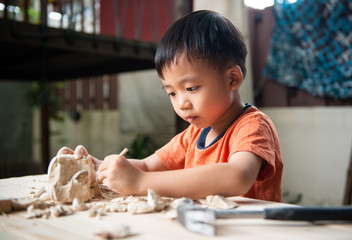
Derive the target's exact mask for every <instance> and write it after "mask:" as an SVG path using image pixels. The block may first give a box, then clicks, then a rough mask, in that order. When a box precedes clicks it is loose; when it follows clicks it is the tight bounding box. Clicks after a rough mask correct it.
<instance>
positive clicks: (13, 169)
mask: <svg viewBox="0 0 352 240" xmlns="http://www.w3.org/2000/svg"><path fill="white" fill-rule="evenodd" d="M200 9H210V10H214V11H217V12H219V13H221V14H223V15H224V16H225V17H227V18H228V19H230V20H231V21H232V22H233V23H234V24H235V25H236V26H237V27H238V28H239V29H240V30H241V32H242V33H243V34H244V35H245V37H246V40H247V46H248V48H249V54H248V58H247V69H248V73H247V76H246V79H245V81H244V84H243V86H242V87H241V92H242V96H243V100H244V101H245V102H250V103H252V104H254V105H256V106H257V107H258V108H260V109H261V110H262V111H264V112H265V113H267V114H268V115H269V116H270V117H271V119H272V120H273V122H274V124H275V126H276V128H277V130H278V134H279V138H280V141H281V148H282V154H283V160H284V165H285V166H284V175H283V197H284V201H285V202H290V203H298V204H302V205H341V204H351V181H352V180H351V178H352V177H351V176H352V168H351V162H352V107H351V106H352V67H351V64H352V33H351V31H350V29H352V1H351V0H341V1H331V0H317V1H308V0H276V1H274V0H272V1H270V0H269V1H263V0H261V1H260V0H258V1H255V0H245V1H243V0H219V1H213V0H193V1H192V0H0V59H1V60H0V112H1V117H0V178H7V177H14V176H23V175H29V174H42V173H46V169H47V166H48V164H49V162H50V160H51V159H52V158H53V157H54V156H55V155H56V153H57V151H58V150H59V149H60V148H61V147H62V146H68V147H70V148H73V149H74V148H75V147H76V146H77V145H78V144H82V145H84V146H85V147H86V148H87V149H88V151H89V153H90V154H92V155H94V156H96V157H97V158H99V159H103V158H104V157H105V156H106V155H109V154H112V153H118V152H120V151H121V150H122V149H123V148H124V147H128V148H129V149H130V151H129V153H128V154H129V157H135V158H144V157H145V156H148V155H150V154H151V153H153V152H154V151H155V150H156V149H158V148H159V147H161V146H163V145H164V144H165V143H167V142H168V141H169V140H170V139H171V138H172V137H173V136H174V135H175V134H176V133H178V132H180V131H182V130H183V129H185V127H187V123H185V122H183V121H182V120H180V119H179V118H178V117H177V116H176V114H175V113H174V111H173V109H172V106H171V103H170V101H169V99H168V96H167V94H166V93H165V92H164V90H163V89H162V86H161V82H160V80H159V78H158V76H157V74H156V71H155V69H154V64H153V58H154V53H155V49H156V44H157V43H158V41H159V40H160V39H161V37H162V35H163V34H164V33H165V31H166V30H167V29H168V27H169V26H170V25H171V24H172V23H173V22H174V21H175V20H176V19H178V18H179V17H182V16H183V15H185V14H187V13H189V12H192V11H195V10H200Z"/></svg>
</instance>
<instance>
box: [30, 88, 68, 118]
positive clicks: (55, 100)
mask: <svg viewBox="0 0 352 240" xmlns="http://www.w3.org/2000/svg"><path fill="white" fill-rule="evenodd" d="M63 87H64V83H60V82H59V83H43V82H35V83H34V84H33V86H32V89H31V90H30V91H28V93H27V98H28V102H29V104H30V106H31V107H32V108H48V109H49V114H50V118H52V119H54V120H58V121H62V120H63V118H62V117H61V116H59V109H60V104H61V99H60V97H59V96H57V95H56V94H55V93H54V90H55V89H60V88H63Z"/></svg>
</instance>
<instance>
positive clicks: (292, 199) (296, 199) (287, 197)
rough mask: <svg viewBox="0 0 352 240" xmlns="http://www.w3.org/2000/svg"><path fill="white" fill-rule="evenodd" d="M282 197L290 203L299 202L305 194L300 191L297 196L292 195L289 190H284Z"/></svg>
mask: <svg viewBox="0 0 352 240" xmlns="http://www.w3.org/2000/svg"><path fill="white" fill-rule="evenodd" d="M282 197H283V198H284V199H285V201H284V202H286V203H289V204H299V203H301V201H302V198H303V194H302V193H298V194H297V195H296V196H293V197H292V196H290V193H289V192H287V191H286V192H283V193H282Z"/></svg>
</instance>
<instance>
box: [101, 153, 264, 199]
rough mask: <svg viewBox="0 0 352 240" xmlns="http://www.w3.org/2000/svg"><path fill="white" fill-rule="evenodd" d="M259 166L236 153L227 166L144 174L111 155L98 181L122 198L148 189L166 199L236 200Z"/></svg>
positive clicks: (257, 161)
mask: <svg viewBox="0 0 352 240" xmlns="http://www.w3.org/2000/svg"><path fill="white" fill-rule="evenodd" d="M159 161H160V160H159ZM160 162H161V161H160ZM261 163H262V160H261V158H260V157H258V156H257V155H255V154H253V153H250V152H238V153H235V154H233V155H232V156H231V158H230V161H229V163H217V164H211V165H205V166H200V167H195V168H190V169H182V170H173V171H159V172H143V171H141V170H140V169H138V168H136V167H135V166H134V165H133V164H131V163H130V162H129V161H127V160H126V159H125V158H124V157H119V156H118V155H111V156H108V157H107V158H106V159H105V160H104V164H102V166H101V167H102V168H101V169H99V171H98V179H99V180H100V181H101V182H103V183H104V184H106V185H107V186H108V187H110V188H111V189H112V190H114V191H116V192H118V193H120V194H124V195H130V194H135V195H146V194H147V189H148V188H151V189H153V190H154V191H155V192H157V193H158V194H160V195H162V196H168V197H189V198H192V199H198V198H204V197H206V196H208V195H215V194H219V195H223V196H236V195H242V194H245V193H247V192H248V190H249V189H250V188H251V187H252V185H253V183H254V181H255V179H256V177H257V175H258V173H259V170H260V167H261Z"/></svg>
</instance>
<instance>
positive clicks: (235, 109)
mask: <svg viewBox="0 0 352 240" xmlns="http://www.w3.org/2000/svg"><path fill="white" fill-rule="evenodd" d="M244 107H245V104H244V103H243V101H242V99H241V97H240V95H239V94H235V96H234V101H233V104H232V105H231V106H230V108H229V109H228V110H227V111H226V113H225V114H224V115H223V117H222V119H219V121H217V122H215V123H214V124H212V125H211V130H210V131H209V133H208V135H207V138H206V141H205V144H206V146H207V145H208V144H210V143H211V142H212V141H213V140H214V139H215V138H216V137H217V136H219V135H220V134H221V133H223V132H224V131H225V130H226V129H227V128H228V127H229V126H230V125H231V123H232V122H233V121H234V120H235V118H236V117H237V116H238V115H239V114H240V113H241V112H242V110H243V108H244Z"/></svg>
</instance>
